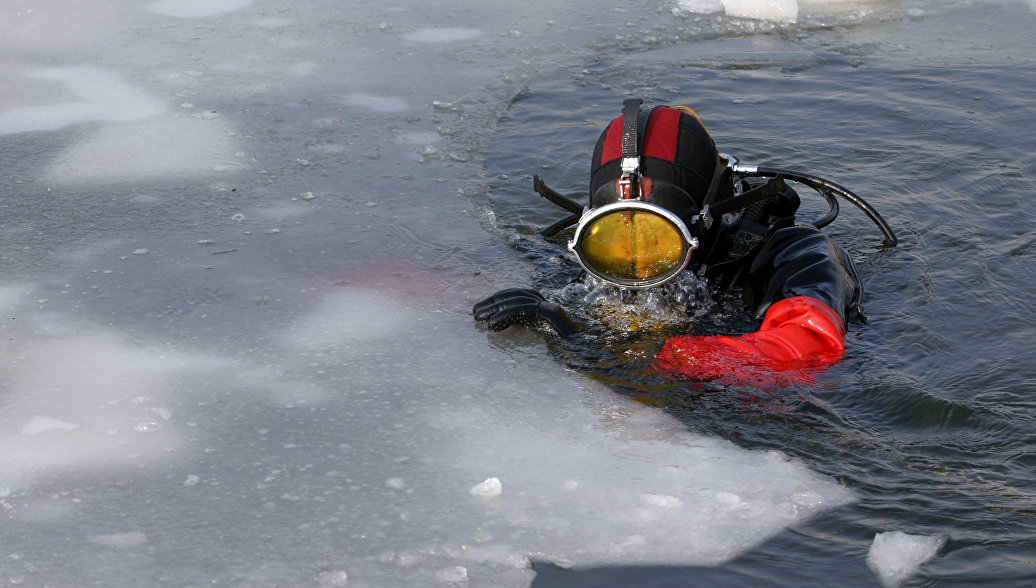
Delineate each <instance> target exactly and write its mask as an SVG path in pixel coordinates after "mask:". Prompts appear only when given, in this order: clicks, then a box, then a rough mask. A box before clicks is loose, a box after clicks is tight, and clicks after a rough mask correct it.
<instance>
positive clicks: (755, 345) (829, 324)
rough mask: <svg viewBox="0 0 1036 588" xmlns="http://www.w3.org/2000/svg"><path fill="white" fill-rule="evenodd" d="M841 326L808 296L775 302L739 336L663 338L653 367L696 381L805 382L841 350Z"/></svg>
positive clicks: (830, 311) (833, 314) (758, 384)
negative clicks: (757, 322)
mask: <svg viewBox="0 0 1036 588" xmlns="http://www.w3.org/2000/svg"><path fill="white" fill-rule="evenodd" d="M845 334H846V331H845V324H844V323H843V322H842V319H841V317H839V316H838V313H836V312H835V311H834V310H833V309H832V308H831V307H830V306H828V305H826V304H824V303H823V302H821V301H819V300H817V299H816V298H810V297H808V296H795V297H792V298H785V299H784V300H781V301H779V302H775V303H774V304H773V305H771V306H770V308H769V309H767V311H766V316H765V317H764V318H763V324H762V326H760V327H759V330H758V331H756V332H754V333H748V334H747V335H741V336H740V337H728V336H725V335H711V336H704V337H695V336H690V335H685V336H681V337H672V338H670V339H669V340H668V341H666V343H665V346H664V347H663V348H662V351H660V352H659V354H658V355H657V356H656V357H655V367H656V368H657V369H659V370H662V371H667V372H670V373H673V374H676V375H679V376H684V377H688V378H693V379H696V380H712V381H718V382H721V383H724V384H748V385H751V386H756V387H759V388H767V387H770V386H773V385H775V384H776V385H786V384H794V383H809V382H811V381H812V378H811V377H810V376H811V374H813V373H815V372H817V371H819V370H822V369H823V368H824V367H827V366H828V365H831V364H833V363H835V362H837V361H838V359H839V358H840V357H841V356H842V353H843V352H844V351H845Z"/></svg>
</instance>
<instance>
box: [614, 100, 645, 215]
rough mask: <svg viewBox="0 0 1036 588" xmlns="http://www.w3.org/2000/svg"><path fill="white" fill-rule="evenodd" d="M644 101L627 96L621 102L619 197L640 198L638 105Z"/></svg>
mask: <svg viewBox="0 0 1036 588" xmlns="http://www.w3.org/2000/svg"><path fill="white" fill-rule="evenodd" d="M643 103H644V101H643V100H640V99H639V98H629V99H627V100H624V101H623V102H622V178H621V179H620V180H619V198H621V199H624V200H626V199H633V200H637V199H639V198H640V144H639V141H638V139H639V137H638V136H637V135H638V131H639V128H638V127H639V122H640V105H641V104H643Z"/></svg>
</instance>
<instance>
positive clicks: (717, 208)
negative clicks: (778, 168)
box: [710, 176, 788, 216]
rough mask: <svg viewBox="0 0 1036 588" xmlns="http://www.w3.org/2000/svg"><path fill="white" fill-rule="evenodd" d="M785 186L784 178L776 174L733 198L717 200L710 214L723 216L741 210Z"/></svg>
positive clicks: (774, 194) (772, 195)
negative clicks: (774, 176)
mask: <svg viewBox="0 0 1036 588" xmlns="http://www.w3.org/2000/svg"><path fill="white" fill-rule="evenodd" d="M787 187H788V185H787V184H785V183H784V179H783V178H781V177H780V176H777V177H776V178H774V179H772V180H770V181H768V182H766V183H765V184H763V185H762V186H758V187H756V188H752V189H751V190H749V191H747V192H743V193H741V194H738V195H737V196H734V197H733V198H727V199H726V200H723V201H721V202H717V203H716V204H713V205H712V206H711V207H710V209H711V210H712V214H714V215H715V216H723V215H724V214H726V213H728V212H734V211H736V210H741V209H742V208H744V207H746V206H748V205H750V204H755V203H756V202H761V201H763V200H766V199H767V198H773V197H774V196H777V195H778V194H780V193H781V192H782V191H783V190H785V189H786V188H787Z"/></svg>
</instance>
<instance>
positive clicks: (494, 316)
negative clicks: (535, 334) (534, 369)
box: [472, 288, 575, 337]
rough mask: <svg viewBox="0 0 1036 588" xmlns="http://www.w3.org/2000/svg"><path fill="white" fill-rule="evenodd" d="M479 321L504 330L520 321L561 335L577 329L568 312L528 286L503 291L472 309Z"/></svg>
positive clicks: (524, 324) (492, 327)
mask: <svg viewBox="0 0 1036 588" xmlns="http://www.w3.org/2000/svg"><path fill="white" fill-rule="evenodd" d="M472 312H474V313H475V320H476V321H489V330H490V331H502V330H504V329H506V328H507V327H510V326H511V325H513V324H515V323H517V324H519V325H523V326H526V327H531V328H534V329H543V328H546V329H548V330H550V331H552V332H554V333H556V334H557V335H558V336H561V337H568V336H569V335H571V334H573V333H574V332H575V328H574V326H573V324H572V321H570V320H569V318H568V317H567V316H566V315H565V311H563V310H562V309H561V307H560V306H558V305H557V304H554V303H553V302H548V301H547V299H545V298H544V297H543V296H542V295H541V294H540V293H539V292H537V291H535V290H530V289H528V288H510V289H508V290H501V291H499V292H497V293H496V294H493V295H492V296H490V297H489V298H486V299H485V300H483V301H481V302H479V303H478V304H476V305H475V306H474V308H472Z"/></svg>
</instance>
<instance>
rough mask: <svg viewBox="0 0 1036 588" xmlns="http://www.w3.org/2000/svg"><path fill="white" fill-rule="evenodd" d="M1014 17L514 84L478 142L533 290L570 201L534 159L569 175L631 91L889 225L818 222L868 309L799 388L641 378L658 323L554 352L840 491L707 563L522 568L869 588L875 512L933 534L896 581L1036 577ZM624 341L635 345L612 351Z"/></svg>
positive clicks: (710, 45)
mask: <svg viewBox="0 0 1036 588" xmlns="http://www.w3.org/2000/svg"><path fill="white" fill-rule="evenodd" d="M1033 25H1036V17H1034V15H1033V13H1032V11H1031V10H1029V8H1028V7H1027V6H1025V5H1024V4H1022V3H1005V4H994V3H975V4H971V3H963V4H959V5H950V6H947V7H945V8H944V9H941V10H931V11H929V12H928V14H927V15H926V16H925V18H923V19H909V18H903V19H899V20H896V21H894V22H891V23H890V22H881V23H869V24H860V25H856V26H846V27H823V26H818V27H815V28H813V29H808V28H805V29H804V28H799V29H798V30H796V31H794V32H786V33H774V34H768V35H755V36H746V37H735V38H724V39H719V40H711V41H710V40H705V41H699V42H692V43H680V42H677V43H673V44H671V45H666V44H664V43H663V44H662V45H661V46H633V47H631V46H628V45H625V46H622V47H616V48H601V49H599V50H597V51H595V52H594V55H593V59H592V60H590V61H587V62H585V63H573V64H569V67H559V68H558V69H557V70H556V72H554V73H553V74H552V75H547V76H545V77H543V78H541V79H538V80H537V81H536V82H535V83H533V84H531V85H530V86H529V87H528V89H527V91H526V92H524V93H522V94H521V95H519V96H517V97H516V99H515V100H514V102H513V104H512V105H511V108H510V109H509V111H508V112H507V114H506V115H505V116H504V117H503V118H502V119H501V120H500V121H499V123H498V133H497V134H496V136H495V138H494V139H493V141H492V142H491V144H490V145H489V146H488V148H487V156H486V157H487V162H486V172H487V179H488V181H489V183H490V184H491V190H490V191H489V194H488V197H487V198H488V202H487V204H488V205H489V206H490V207H491V208H492V209H493V211H494V212H495V213H496V215H497V216H498V218H499V219H500V221H499V224H500V226H501V228H502V231H501V232H502V236H505V237H506V236H510V237H511V239H512V241H511V242H512V243H513V245H514V247H515V250H516V254H515V256H514V258H513V259H511V260H501V261H500V263H501V264H506V263H511V264H513V263H520V264H524V265H527V266H528V276H529V284H531V285H535V286H537V287H540V288H544V289H546V290H552V289H556V288H558V287H559V286H560V285H561V283H563V282H564V281H566V280H568V279H571V278H572V277H573V276H575V274H576V273H577V272H576V268H573V267H572V266H571V264H566V263H564V262H562V261H561V260H562V258H563V255H561V254H560V250H559V249H557V248H556V247H555V246H554V245H552V244H550V243H546V242H544V241H542V240H541V239H539V238H537V237H536V236H535V234H534V231H535V230H536V229H538V228H540V227H543V226H546V225H547V224H549V223H550V222H553V221H554V220H557V219H559V218H561V217H563V216H564V215H565V214H566V213H565V212H563V211H561V210H559V209H555V208H554V207H553V206H552V205H550V204H549V203H547V202H546V201H544V200H542V199H540V198H539V197H537V196H536V195H535V194H534V193H532V191H531V189H529V188H530V185H531V174H532V173H537V174H539V175H540V176H541V177H543V178H545V179H546V180H547V181H548V183H551V184H552V185H553V186H554V187H555V188H557V189H558V190H559V191H561V192H564V193H569V194H573V193H577V192H580V191H582V190H585V185H586V183H587V181H588V177H587V176H588V168H589V159H590V152H591V150H592V148H593V144H594V141H595V139H596V137H597V136H598V134H599V133H600V132H601V129H602V126H601V125H602V124H604V123H606V122H607V121H608V120H610V119H611V118H612V117H613V116H616V115H617V114H618V111H619V110H620V105H621V101H622V99H623V98H624V97H628V96H638V97H644V98H645V99H646V100H648V101H655V102H659V103H665V104H686V105H690V106H692V107H694V108H695V109H696V110H697V111H698V113H699V114H700V116H701V118H702V119H703V121H704V122H705V124H706V126H707V127H708V128H709V129H710V131H711V132H712V134H713V136H714V138H715V139H716V142H717V145H718V146H719V148H720V150H721V151H724V152H728V153H731V154H734V155H737V156H738V157H740V158H741V159H742V160H743V161H746V162H750V163H756V164H760V165H771V166H774V167H787V168H793V169H798V170H804V171H808V172H811V173H815V174H818V175H821V176H824V177H828V178H831V179H833V180H835V181H837V182H839V183H841V184H843V185H845V186H848V187H850V188H851V189H853V190H854V191H856V192H857V193H859V194H860V195H862V196H863V197H864V198H866V199H867V200H868V201H869V202H870V203H871V204H872V205H874V206H875V207H876V208H877V209H878V210H879V211H880V212H881V213H882V214H883V215H884V216H885V217H886V218H887V219H888V220H889V222H890V224H891V225H892V227H893V229H894V230H895V231H896V233H897V234H898V236H899V238H900V244H899V246H898V247H895V248H891V249H884V248H882V247H881V234H880V232H879V231H878V229H877V228H876V227H875V226H873V225H872V224H870V221H869V220H868V219H867V218H866V217H865V216H864V215H863V214H862V213H860V211H858V210H856V209H854V208H853V207H851V206H848V205H843V207H842V212H841V215H840V217H839V219H838V220H837V221H836V222H835V223H834V224H833V225H831V226H830V227H828V228H827V229H826V231H827V232H828V233H829V234H831V235H832V236H833V237H834V238H835V239H836V240H837V241H838V242H840V243H841V244H842V245H843V246H845V247H846V248H847V249H849V250H850V251H851V252H852V254H853V256H854V257H855V259H856V261H857V263H858V265H859V269H860V272H861V274H862V275H863V277H864V281H865V285H866V299H865V310H866V313H867V316H868V318H869V323H868V324H866V325H854V326H852V327H851V328H850V333H849V337H848V341H847V342H848V348H847V352H846V355H845V358H844V360H843V361H842V362H841V363H840V364H838V365H836V366H835V367H833V368H831V369H829V370H828V371H827V372H826V373H825V374H823V375H821V376H820V377H818V381H817V383H816V384H815V385H813V386H809V387H794V388H787V389H783V390H780V391H778V392H770V393H761V392H758V391H751V390H737V389H724V388H721V387H717V386H710V385H705V386H701V385H695V384H689V383H684V382H672V381H667V380H664V379H662V378H659V377H657V376H652V375H651V374H650V371H649V370H647V369H646V367H645V366H646V365H647V364H648V363H649V362H650V355H651V352H652V350H653V349H657V345H658V344H660V341H661V340H663V339H664V334H663V333H659V332H655V333H654V335H651V334H648V335H643V336H628V335H621V334H620V335H615V336H613V337H612V338H611V339H610V340H606V341H605V342H604V344H600V340H598V342H597V343H598V346H597V348H596V349H591V350H588V351H585V352H584V353H583V354H582V355H581V354H580V352H579V351H578V350H574V349H571V348H565V347H564V346H556V347H555V348H554V349H553V352H554V354H555V355H556V356H557V359H558V360H559V361H563V362H566V363H569V364H570V365H572V366H574V367H576V368H581V369H586V370H588V371H590V372H591V373H593V375H594V376H595V377H597V378H599V379H601V380H603V381H606V382H608V383H609V384H611V385H612V386H613V387H614V388H615V389H616V390H618V391H619V392H621V393H625V394H630V395H633V396H634V397H636V398H638V399H639V400H641V401H644V402H648V403H651V404H654V405H657V406H660V407H664V409H665V410H668V411H669V412H671V413H672V414H674V415H675V416H677V417H678V418H679V419H681V420H682V421H683V422H684V423H686V424H687V426H688V427H690V428H692V429H694V430H698V431H703V432H706V433H709V434H715V435H719V436H722V437H725V438H728V439H731V440H733V441H735V442H736V443H738V444H739V445H742V446H744V447H748V448H774V449H780V450H782V451H784V452H787V453H789V454H791V455H794V456H796V457H799V458H801V459H803V460H805V461H806V462H807V463H809V464H810V465H811V467H813V468H815V469H816V470H818V471H820V472H823V473H825V474H827V475H830V476H833V477H834V478H836V479H838V480H839V481H841V482H842V483H844V484H845V485H846V486H848V487H849V488H851V489H852V490H853V491H854V492H856V493H857V494H858V496H859V500H858V501H857V502H855V503H854V504H852V505H850V506H848V507H843V508H839V509H836V510H834V511H832V512H829V513H827V514H825V515H823V516H821V517H819V518H817V519H815V520H812V521H810V522H808V523H807V524H805V525H803V526H801V527H799V528H797V529H792V530H788V531H786V532H783V533H781V534H780V535H778V536H777V537H775V538H773V539H771V540H769V541H767V542H765V543H764V544H763V545H761V546H759V547H758V548H756V549H754V550H752V551H751V552H749V553H747V554H745V555H743V556H741V557H739V558H737V559H736V560H734V561H732V562H730V563H729V564H726V565H724V566H720V567H718V568H708V569H696V568H615V569H600V570H588V571H583V572H571V571H563V570H558V569H556V568H553V567H551V566H549V565H540V566H538V567H537V572H538V576H537V579H536V583H537V585H544V586H547V585H551V586H553V585H558V586H561V585H565V586H571V585H587V586H590V585H688V584H700V585H744V584H763V585H786V586H799V585H804V584H805V585H817V584H821V585H837V584H843V585H872V584H875V583H876V578H875V576H874V575H873V574H872V573H871V572H870V571H869V570H868V569H867V568H866V566H865V564H864V562H865V559H866V553H867V550H868V548H869V547H870V545H871V542H872V541H873V538H874V533H875V530H876V529H877V530H901V531H904V532H907V533H910V534H919V535H928V536H944V537H947V539H948V540H947V543H946V544H945V546H944V547H943V548H942V549H941V550H940V552H939V555H938V557H936V558H935V559H934V560H932V561H930V562H929V563H928V564H927V565H926V566H925V567H924V568H923V571H922V572H921V574H920V575H918V576H917V577H915V578H914V579H912V580H911V581H910V582H909V584H910V585H996V586H1031V585H1033V583H1034V582H1036V493H1034V487H1036V485H1034V482H1036V474H1034V473H1033V467H1034V466H1036V457H1034V455H1036V454H1034V453H1033V451H1032V449H1031V447H1032V446H1033V443H1034V441H1036V433H1034V427H1033V425H1034V423H1036V400H1034V399H1033V390H1034V375H1036V368H1034V363H1033V362H1032V360H1031V359H1030V354H1031V352H1032V351H1033V343H1032V341H1033V336H1034V335H1036V329H1034V321H1033V319H1032V310H1031V308H1030V306H1031V305H1030V304H1029V301H1031V300H1032V299H1033V298H1034V295H1036V274H1034V271H1033V268H1034V265H1033V250H1034V243H1036V232H1034V230H1033V226H1034V222H1033V221H1034V219H1033V208H1032V207H1031V206H1029V205H1028V204H1027V203H1028V202H1029V200H1030V199H1031V197H1032V194H1033V193H1034V192H1036V182H1034V181H1033V179H1032V176H1031V175H1030V172H1031V171H1032V168H1033V163H1034V157H1033V152H1032V145H1033V143H1032V139H1031V129H1032V128H1033V123H1034V122H1036V108H1034V106H1033V100H1032V97H1033V96H1036V60H1034V59H1033V57H1032V56H1033V55H1036V51H1034V49H1036V47H1034V42H1033V41H1034V37H1033V35H1032V34H1031V30H1032V27H1033ZM994 31H995V32H994ZM807 200H809V197H808V196H807ZM819 202H820V200H819V198H814V199H812V200H810V201H809V202H808V203H807V205H806V206H805V207H804V210H805V211H806V212H805V214H804V216H806V217H807V218H808V217H809V211H810V210H814V209H812V208H810V207H811V206H815V207H817V208H815V210H820V208H819ZM515 235H518V236H519V237H517V238H515V237H514V236H515ZM552 291H556V290H552ZM714 304H717V305H718V306H717V307H716V310H717V312H719V316H720V319H715V318H713V319H711V322H709V319H702V318H701V317H697V320H698V321H699V322H698V325H697V328H698V329H700V330H710V329H711V330H714V332H719V331H724V330H725V329H726V330H727V331H728V332H729V331H730V330H733V331H736V330H737V329H738V328H747V327H750V326H751V323H750V319H749V318H746V317H743V316H740V315H739V314H738V313H737V312H736V311H731V310H730V309H729V308H728V305H726V304H725V303H724V302H723V301H719V302H718V303H714ZM723 320H727V321H732V322H733V324H729V323H728V324H726V325H724V324H723ZM690 322H691V321H688V323H687V324H686V325H678V326H679V327H681V328H682V327H684V326H687V325H689V324H690ZM624 345H627V346H631V347H632V348H634V349H635V351H636V352H635V353H634V354H633V355H634V357H636V358H639V359H637V360H635V361H633V362H629V361H626V362H623V361H621V359H620V356H621V353H622V350H623V349H624V347H623V346H624ZM588 358H589V359H588ZM602 359H605V360H607V361H605V362H604V364H603V365H604V367H600V365H601V364H600V361H601V360H602ZM591 364H596V365H597V366H598V367H596V368H593V369H591V368H590V367H589V366H590V365H591Z"/></svg>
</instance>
